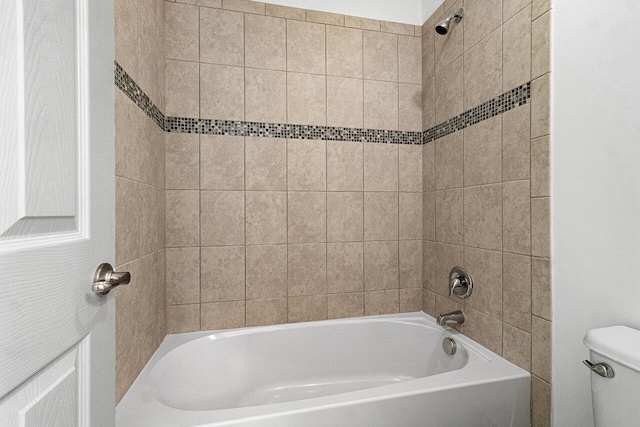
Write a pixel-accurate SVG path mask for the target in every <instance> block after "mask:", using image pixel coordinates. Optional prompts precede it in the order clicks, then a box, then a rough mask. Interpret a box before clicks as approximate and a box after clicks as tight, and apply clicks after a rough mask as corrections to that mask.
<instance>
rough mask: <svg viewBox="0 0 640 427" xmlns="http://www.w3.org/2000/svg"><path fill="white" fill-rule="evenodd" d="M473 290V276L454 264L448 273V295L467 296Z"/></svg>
mask: <svg viewBox="0 0 640 427" xmlns="http://www.w3.org/2000/svg"><path fill="white" fill-rule="evenodd" d="M472 291H473V278H472V277H471V274H469V272H468V271H467V270H466V269H465V268H463V267H460V266H455V267H453V268H452V269H451V272H450V273H449V296H450V297H452V296H453V295H456V296H457V297H459V298H463V299H464V298H469V296H471V292H472Z"/></svg>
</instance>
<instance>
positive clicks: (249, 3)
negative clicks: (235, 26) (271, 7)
mask: <svg viewBox="0 0 640 427" xmlns="http://www.w3.org/2000/svg"><path fill="white" fill-rule="evenodd" d="M222 7H223V8H225V9H229V10H237V11H238V12H245V13H255V14H258V15H264V14H265V4H264V3H262V2H259V1H253V0H223V2H222Z"/></svg>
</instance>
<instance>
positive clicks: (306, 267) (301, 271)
mask: <svg viewBox="0 0 640 427" xmlns="http://www.w3.org/2000/svg"><path fill="white" fill-rule="evenodd" d="M288 251H289V252H288V259H289V261H288V271H289V273H288V285H289V293H288V295H289V298H291V297H292V296H300V295H324V294H326V292H327V245H326V243H306V244H300V245H289V249H288Z"/></svg>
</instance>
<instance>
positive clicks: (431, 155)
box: [422, 142, 436, 192]
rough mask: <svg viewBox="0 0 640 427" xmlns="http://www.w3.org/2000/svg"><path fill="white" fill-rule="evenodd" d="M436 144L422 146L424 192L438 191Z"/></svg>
mask: <svg viewBox="0 0 640 427" xmlns="http://www.w3.org/2000/svg"><path fill="white" fill-rule="evenodd" d="M435 148H436V144H435V142H430V143H428V144H425V145H423V146H422V191H425V192H427V191H433V190H435V189H436V150H435Z"/></svg>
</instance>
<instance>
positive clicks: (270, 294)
mask: <svg viewBox="0 0 640 427" xmlns="http://www.w3.org/2000/svg"><path fill="white" fill-rule="evenodd" d="M121 2H122V3H125V0H121ZM116 3H118V2H116ZM139 3H140V2H139ZM154 4H155V5H156V7H159V5H162V2H155V3H154ZM162 6H163V10H162V12H158V11H157V10H156V13H158V15H156V17H159V16H160V15H159V14H160V13H162V14H163V16H164V27H163V30H161V29H160V26H161V25H160V24H157V26H156V28H155V31H156V32H160V31H164V32H165V38H164V40H165V42H164V45H162V46H161V49H162V50H161V52H162V61H164V64H162V61H161V62H160V63H161V66H158V65H157V63H156V67H157V68H156V71H155V72H156V74H155V76H156V85H155V87H152V86H150V85H149V84H148V83H147V85H146V87H144V85H143V84H140V85H139V86H138V83H141V82H142V81H144V80H141V79H144V78H145V77H144V76H145V73H144V72H142V69H143V68H144V67H145V64H146V63H143V59H140V63H139V64H138V67H139V68H137V69H136V68H135V67H133V68H131V67H132V65H131V55H126V54H123V53H122V52H121V53H120V55H118V52H116V53H117V55H116V60H117V61H118V64H116V81H117V82H118V87H120V88H121V89H122V90H123V92H120V91H117V98H116V99H117V101H118V104H117V106H116V108H117V111H118V110H119V111H121V112H122V114H120V115H119V116H118V117H120V119H119V120H120V121H121V122H123V123H125V125H126V126H134V127H135V126H138V127H139V128H144V129H146V130H144V131H140V130H138V131H137V132H138V133H134V135H135V134H137V135H145V132H149V133H150V134H153V135H154V138H155V137H157V138H159V139H158V140H155V139H154V141H156V144H157V147H162V146H164V153H162V154H164V155H165V157H166V161H165V159H164V158H163V156H162V155H161V154H159V153H155V154H153V156H156V157H153V159H155V160H153V162H151V158H148V157H144V156H145V155H148V154H144V153H147V152H149V153H154V151H153V149H151V148H149V147H156V145H155V144H148V143H147V144H146V145H145V144H143V145H141V146H136V144H134V143H131V144H130V145H126V144H125V145H123V144H120V145H121V146H124V147H125V148H124V149H121V150H119V153H121V155H122V156H121V157H119V158H118V162H119V165H118V167H120V168H122V167H121V166H120V165H121V164H122V165H129V166H127V167H128V169H127V170H128V171H129V172H128V173H139V172H140V171H144V170H147V171H149V170H154V171H156V172H155V173H156V174H157V175H156V179H160V176H162V178H163V182H160V181H156V182H155V187H154V188H157V189H158V193H157V194H158V200H157V202H158V203H159V204H158V205H153V202H151V203H152V205H150V206H148V207H150V209H151V211H143V210H138V211H137V212H136V213H135V214H129V215H128V216H129V217H128V218H126V220H125V219H123V218H120V217H119V218H118V224H119V229H120V230H123V231H124V227H123V226H120V224H121V223H124V224H129V225H126V226H127V227H131V223H132V222H136V221H137V224H138V225H137V227H138V228H137V229H139V230H140V236H139V237H136V238H137V239H139V241H140V246H141V247H140V251H139V255H140V257H139V258H140V259H136V262H140V263H141V264H143V262H142V260H144V259H145V257H144V256H142V252H144V250H145V249H143V246H144V245H147V247H148V246H149V244H148V243H146V242H147V239H148V237H145V236H146V235H145V230H147V231H146V232H147V234H148V229H147V228H148V227H147V225H145V224H144V223H145V220H146V218H148V217H152V218H153V217H154V215H153V213H152V212H157V215H156V216H157V218H158V222H159V223H158V224H156V225H157V226H159V227H160V228H161V229H162V231H165V232H161V233H160V234H161V235H162V236H158V239H157V243H156V244H155V246H154V245H151V246H153V247H154V248H157V249H158V250H157V254H158V265H159V266H160V267H159V270H158V279H159V280H158V281H157V282H156V283H155V284H154V286H157V287H158V292H159V293H160V294H162V295H164V294H163V292H164V276H163V274H162V273H163V272H164V270H162V265H163V263H164V257H165V253H166V297H162V301H160V297H159V298H158V299H157V300H154V301H155V302H154V304H155V305H154V307H155V308H156V309H158V310H159V311H158V313H160V314H158V320H157V321H156V322H154V323H153V324H154V325H157V326H154V327H153V328H154V329H149V328H147V332H145V333H142V330H143V329H144V328H142V329H140V328H141V327H142V324H144V323H145V322H144V321H142V320H139V321H137V323H136V326H130V325H131V319H140V316H142V314H141V313H142V312H143V311H145V310H146V308H145V307H146V306H147V305H149V301H145V298H144V297H143V296H144V295H145V290H142V289H141V290H140V291H138V292H130V293H131V294H132V295H127V294H125V293H122V295H123V296H121V297H119V298H118V304H119V305H118V308H119V310H118V325H129V326H128V329H125V326H123V327H120V329H119V330H121V331H125V332H126V333H125V334H124V335H125V336H127V337H128V338H122V337H121V336H122V335H123V333H120V332H119V333H118V335H119V337H118V341H119V342H127V343H129V346H128V347H127V348H130V349H133V350H130V351H129V353H131V354H129V353H126V352H123V353H122V355H121V356H119V358H118V360H119V364H118V369H119V371H118V372H119V374H118V382H119V383H118V392H119V396H121V390H123V391H126V389H127V388H128V386H129V385H130V381H132V380H133V378H135V376H136V375H137V373H138V372H139V370H140V368H141V367H142V366H143V365H144V363H146V360H148V357H149V356H150V354H151V353H152V349H155V346H156V345H157V343H158V342H159V340H161V338H162V336H163V335H164V331H165V329H164V328H165V323H164V319H165V317H164V315H165V311H166V332H167V333H180V332H190V331H196V330H201V329H202V330H208V329H224V328H235V327H242V326H255V325H268V324H277V323H285V322H298V321H307V320H320V319H327V318H340V317H352V316H362V315H372V314H383V313H396V312H399V311H400V312H402V311H418V310H421V309H424V311H425V312H427V313H429V314H431V315H436V314H437V313H439V312H443V311H450V310H452V309H456V308H464V311H465V313H466V315H467V322H466V323H465V325H463V326H462V327H460V330H462V331H463V332H464V333H465V334H467V335H469V336H470V337H472V338H473V339H475V340H476V341H478V342H480V343H481V344H483V345H485V346H486V347H488V348H490V349H491V350H493V351H494V352H496V353H498V354H502V355H503V356H504V357H505V358H507V359H508V360H511V361H512V362H514V363H516V364H518V365H519V366H521V367H523V368H525V369H527V370H529V371H531V372H532V374H533V375H532V423H533V425H535V426H538V425H549V413H550V390H551V385H550V384H551V375H550V321H551V316H550V304H551V302H550V279H549V263H550V248H549V180H548V166H549V156H548V149H549V147H548V140H549V120H548V117H549V107H548V92H549V90H548V81H549V71H550V67H549V46H548V40H549V15H550V12H549V4H548V2H545V1H543V0H533V3H531V2H529V1H527V0H503V1H500V0H464V5H463V0H458V1H451V0H447V1H446V2H445V3H444V4H443V5H441V6H440V7H439V8H438V10H437V11H436V12H435V13H434V15H433V16H432V17H431V18H430V19H429V20H428V21H427V22H426V23H425V24H424V26H423V27H422V28H421V27H415V26H411V25H405V24H397V23H389V22H381V21H376V20H370V19H363V18H354V17H350V16H343V15H336V14H329V13H323V12H315V11H309V10H307V11H305V10H302V9H294V8H288V7H282V6H275V5H270V4H264V3H259V2H250V1H244V0H222V1H221V0H217V1H216V0H185V1H184V2H172V1H167V2H165V3H164V4H163V5H162ZM461 6H464V7H465V18H464V19H463V21H462V22H461V23H459V24H455V23H452V25H451V30H450V32H449V35H447V36H439V35H436V34H435V31H434V26H435V24H436V23H437V22H438V21H439V20H440V19H441V18H442V17H443V15H445V11H446V14H449V13H451V12H452V11H453V10H456V9H457V8H459V7H461ZM137 8H138V10H137V13H138V14H139V16H138V17H139V18H140V16H143V13H144V12H143V10H145V7H144V5H141V4H138V5H137ZM147 12H148V11H147ZM129 15H131V14H129ZM120 16H121V17H122V15H120ZM125 17H127V14H125ZM129 18H130V16H129ZM117 19H118V18H117ZM139 27H141V25H140V26H139ZM116 29H118V21H117V22H116ZM121 30H122V29H121ZM136 31H138V32H140V30H139V29H138V30H136ZM132 32H135V31H129V32H126V31H125V32H124V36H128V37H130V36H131V34H130V33H132ZM116 33H117V35H116V45H117V46H118V37H121V38H122V37H123V31H120V36H118V31H116ZM139 37H140V36H139ZM120 46H121V47H122V46H123V44H122V43H121V44H120ZM136 46H137V45H136ZM139 49H141V50H142V41H141V42H140V47H139ZM140 52H141V51H140ZM127 61H129V66H127V65H125V64H126V63H127ZM162 65H163V67H162ZM120 66H121V68H119V67H120ZM130 70H132V71H130ZM164 73H166V79H165V76H164ZM149 74H152V73H149V72H148V71H147V73H146V75H147V79H148V78H149ZM147 82H148V80H147ZM154 91H155V92H154ZM125 93H126V95H125ZM162 95H164V96H162ZM127 96H128V97H129V99H127ZM131 100H133V101H134V102H135V103H134V102H131ZM136 104H137V105H138V106H139V107H140V108H137V107H136ZM143 110H145V111H146V114H145V112H143ZM165 115H166V117H165ZM126 120H128V121H126ZM154 121H155V123H154ZM140 123H146V124H148V125H145V126H141V125H140ZM151 124H154V125H155V126H151ZM118 127H119V128H120V129H119V131H120V132H119V135H121V138H120V140H122V139H126V135H130V133H127V132H124V131H122V130H123V129H130V128H126V127H124V125H122V126H121V125H120V123H118ZM152 128H153V129H152ZM163 130H164V131H165V132H163ZM140 132H143V133H142V134H141V133H140ZM162 137H164V139H165V140H164V141H163V142H160V141H161V140H162ZM147 140H148V138H147ZM142 141H144V139H138V144H141V143H142ZM126 147H128V150H130V151H126V150H127V148H126ZM154 149H155V148H154ZM132 159H138V161H142V163H139V164H138V166H139V170H138V169H137V168H136V167H132V165H133V162H134V161H135V160H132ZM142 165H152V166H153V167H152V168H149V167H148V166H147V167H143V166H142ZM134 171H135V172H134ZM118 176H119V178H118V180H119V182H118V192H119V194H120V193H121V192H122V195H123V198H121V199H119V200H121V201H122V204H124V203H125V200H126V199H125V198H129V197H134V195H133V194H129V193H126V192H124V191H123V190H121V188H120V187H121V185H124V186H125V187H126V186H127V185H128V186H132V185H134V184H135V185H134V186H136V188H137V191H138V192H140V193H139V194H141V193H142V191H143V189H146V187H144V186H143V185H144V184H145V181H144V179H142V180H138V179H136V177H130V176H128V175H126V174H125V173H121V174H118ZM162 186H164V187H166V190H164V189H162ZM137 197H139V198H140V200H141V201H142V202H143V203H142V204H141V206H143V208H144V206H146V205H145V203H144V200H145V199H144V195H139V196H137ZM165 200H166V202H164V201H165ZM163 202H164V203H163ZM153 206H155V207H153ZM163 208H166V227H165V225H164V220H165V214H164V211H163ZM118 212H121V210H119V211H118ZM122 215H126V214H125V213H122ZM133 216H135V217H136V218H137V219H133ZM145 227H147V228H145ZM131 229H132V228H129V230H131ZM134 230H135V229H134ZM120 236H121V233H119V239H120ZM164 239H166V241H165V240H164ZM130 243H131V242H130ZM130 246H131V245H130ZM165 246H166V249H163V248H165ZM126 251H127V249H121V248H120V247H118V259H119V260H121V259H122V260H124V259H127V260H129V259H130V258H131V257H132V256H133V255H131V251H130V250H129V252H126ZM121 252H122V253H128V254H129V255H127V256H126V257H124V258H120V253H121ZM150 260H151V262H152V263H153V261H152V260H153V257H151V258H150ZM118 262H120V261H118ZM154 265H155V264H154ZM455 265H462V266H465V267H467V268H468V269H469V270H470V271H471V274H472V275H473V276H474V279H475V282H476V288H475V290H474V293H473V295H472V297H471V298H470V299H468V300H465V301H462V300H459V299H450V298H448V272H449V270H450V269H451V268H452V267H453V266H455ZM122 268H130V269H132V270H133V271H136V270H135V269H136V266H135V265H132V263H130V264H128V265H125V266H123V267H122ZM138 268H141V267H138ZM154 268H155V267H154ZM139 274H140V273H139ZM140 277H141V280H145V277H147V280H149V278H150V277H151V276H149V275H148V273H147V275H146V276H145V274H140ZM149 283H150V282H149ZM129 289H132V288H129ZM145 289H146V288H145ZM121 300H124V302H123V304H122V305H124V307H125V309H124V310H120V306H121ZM165 305H166V310H164V308H165ZM127 316H128V317H127ZM132 316H133V317H132ZM134 323H135V322H134ZM134 328H136V329H135V330H136V332H135V333H133V332H131V331H129V330H130V329H134ZM152 330H153V331H154V332H153V334H152V336H153V338H152V339H149V338H147V337H148V336H149V331H152ZM127 331H128V332H127ZM136 334H137V338H133V337H134V336H136ZM127 340H128V341H127ZM131 343H135V345H131ZM122 348H123V346H119V354H120V351H122ZM122 356H126V358H123V357H122Z"/></svg>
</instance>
